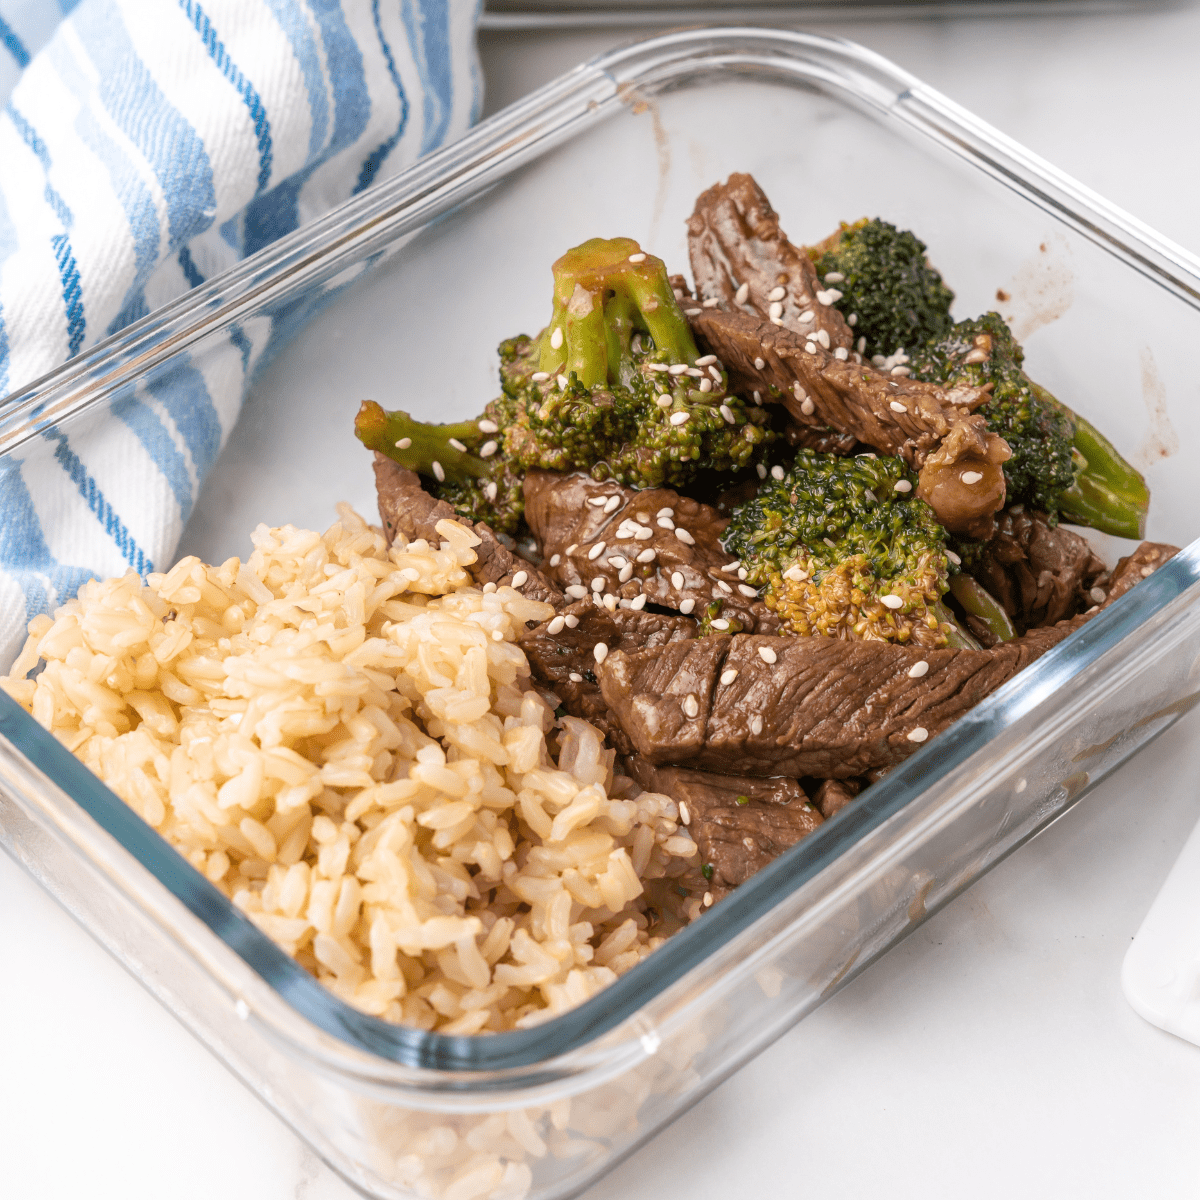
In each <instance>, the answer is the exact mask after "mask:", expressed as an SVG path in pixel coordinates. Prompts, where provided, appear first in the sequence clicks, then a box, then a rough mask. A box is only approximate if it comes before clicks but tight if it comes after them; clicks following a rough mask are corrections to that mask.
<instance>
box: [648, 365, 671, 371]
mask: <svg viewBox="0 0 1200 1200" xmlns="http://www.w3.org/2000/svg"><path fill="white" fill-rule="evenodd" d="M670 369H671V368H670V367H668V366H667V364H666V363H647V364H646V370H647V371H669V370H670Z"/></svg>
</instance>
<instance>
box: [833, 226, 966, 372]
mask: <svg viewBox="0 0 1200 1200" xmlns="http://www.w3.org/2000/svg"><path fill="white" fill-rule="evenodd" d="M809 253H810V254H811V255H812V256H813V260H814V262H815V263H816V267H817V274H818V275H819V276H820V277H821V279H822V280H823V281H824V283H825V284H826V286H827V287H831V288H833V289H836V291H838V292H840V293H841V295H840V296H839V297H837V298H836V299H835V300H834V304H835V305H836V307H837V308H838V310H839V311H840V312H841V313H842V315H843V316H844V317H845V318H846V320H847V321H848V322H849V323H850V324H851V325H852V326H853V327H854V332H855V334H856V335H858V336H859V337H860V338H865V339H866V344H865V346H864V347H863V353H864V354H865V355H866V356H867V357H868V358H873V357H875V356H876V355H883V356H884V357H887V356H889V355H891V354H894V353H895V352H896V351H898V350H901V349H905V350H908V351H909V352H910V353H911V351H912V348H913V347H915V346H923V345H924V344H925V343H926V342H928V341H929V340H930V339H931V338H937V337H941V336H943V335H944V334H945V333H946V332H947V331H948V330H949V329H950V326H951V325H952V324H953V322H952V321H951V318H950V305H951V304H953V303H954V293H953V292H952V291H951V290H950V289H949V288H948V287H947V286H946V285H945V284H944V283H943V282H942V277H941V275H940V274H939V273H938V272H937V271H935V270H934V269H933V267H931V266H930V265H929V263H928V261H927V260H926V258H925V243H924V242H922V241H920V240H919V239H918V238H917V237H915V236H914V235H913V234H911V233H908V232H907V231H905V230H902V229H897V228H896V227H895V225H889V224H888V223H887V222H886V221H880V220H874V221H867V220H862V221H857V222H855V224H853V225H846V224H843V225H842V227H841V229H840V230H839V231H838V232H837V233H835V234H834V235H833V236H832V237H830V238H827V239H826V240H825V241H824V242H822V243H821V244H820V245H819V246H814V247H813V248H812V249H811V250H810V251H809Z"/></svg>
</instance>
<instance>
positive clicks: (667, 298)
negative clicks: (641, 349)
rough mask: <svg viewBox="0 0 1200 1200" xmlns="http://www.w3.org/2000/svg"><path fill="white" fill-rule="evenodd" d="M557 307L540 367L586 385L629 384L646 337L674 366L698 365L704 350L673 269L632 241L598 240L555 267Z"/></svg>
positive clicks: (578, 248)
mask: <svg viewBox="0 0 1200 1200" xmlns="http://www.w3.org/2000/svg"><path fill="white" fill-rule="evenodd" d="M553 269H554V309H553V312H552V313H551V316H550V324H549V325H548V326H547V327H546V331H545V333H543V335H542V341H541V347H540V352H539V364H538V365H539V367H540V369H541V370H543V371H546V372H547V373H548V374H551V375H558V374H566V375H570V374H571V373H572V372H573V373H574V374H575V377H576V378H577V379H578V380H579V382H580V383H582V384H583V385H584V386H585V387H588V388H592V387H596V386H597V385H601V384H605V383H622V384H625V385H626V386H628V385H629V383H630V381H631V380H632V377H633V370H634V363H633V353H632V350H631V348H630V347H631V342H632V341H633V335H634V334H635V333H639V332H640V333H647V334H649V335H650V337H652V338H653V339H654V345H655V347H656V348H657V349H658V350H660V351H665V352H666V354H667V356H668V359H669V360H670V361H671V362H685V363H687V364H688V365H689V366H690V365H691V364H692V363H694V362H695V361H696V358H697V356H698V354H699V351H698V350H697V349H696V343H695V341H694V340H693V338H692V331H691V328H690V327H689V325H688V323H687V318H686V317H685V316H684V315H683V313H682V312H681V311H680V308H679V305H678V304H676V303H675V293H674V291H673V290H672V289H671V284H670V281H669V280H668V278H667V268H666V264H665V263H663V261H662V259H660V258H655V257H654V256H653V255H651V254H644V253H643V252H642V249H641V247H640V246H639V245H638V244H637V242H635V241H634V240H633V239H632V238H611V239H608V238H592V239H591V240H589V241H586V242H584V243H583V244H582V245H580V246H576V247H574V248H573V249H571V250H568V251H567V252H566V254H564V255H563V256H562V257H561V258H560V259H558V261H557V262H556V263H555V264H554V268H553Z"/></svg>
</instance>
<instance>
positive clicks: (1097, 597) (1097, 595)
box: [1088, 587, 1108, 604]
mask: <svg viewBox="0 0 1200 1200" xmlns="http://www.w3.org/2000/svg"><path fill="white" fill-rule="evenodd" d="M1088 595H1089V596H1090V597H1091V598H1092V603H1094V604H1103V603H1104V601H1105V600H1107V599H1108V597H1107V596H1106V595H1105V594H1104V589H1103V588H1102V587H1094V588H1092V590H1091V591H1090V592H1088Z"/></svg>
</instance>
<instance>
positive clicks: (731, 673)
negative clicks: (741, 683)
mask: <svg viewBox="0 0 1200 1200" xmlns="http://www.w3.org/2000/svg"><path fill="white" fill-rule="evenodd" d="M737 677H738V673H737V667H730V668H729V670H728V671H722V672H721V682H722V683H723V684H724V685H725V686H726V687H728V686H729V685H730V684H731V683H732V682H733V681H734V680H735V679H736V678H737Z"/></svg>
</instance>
